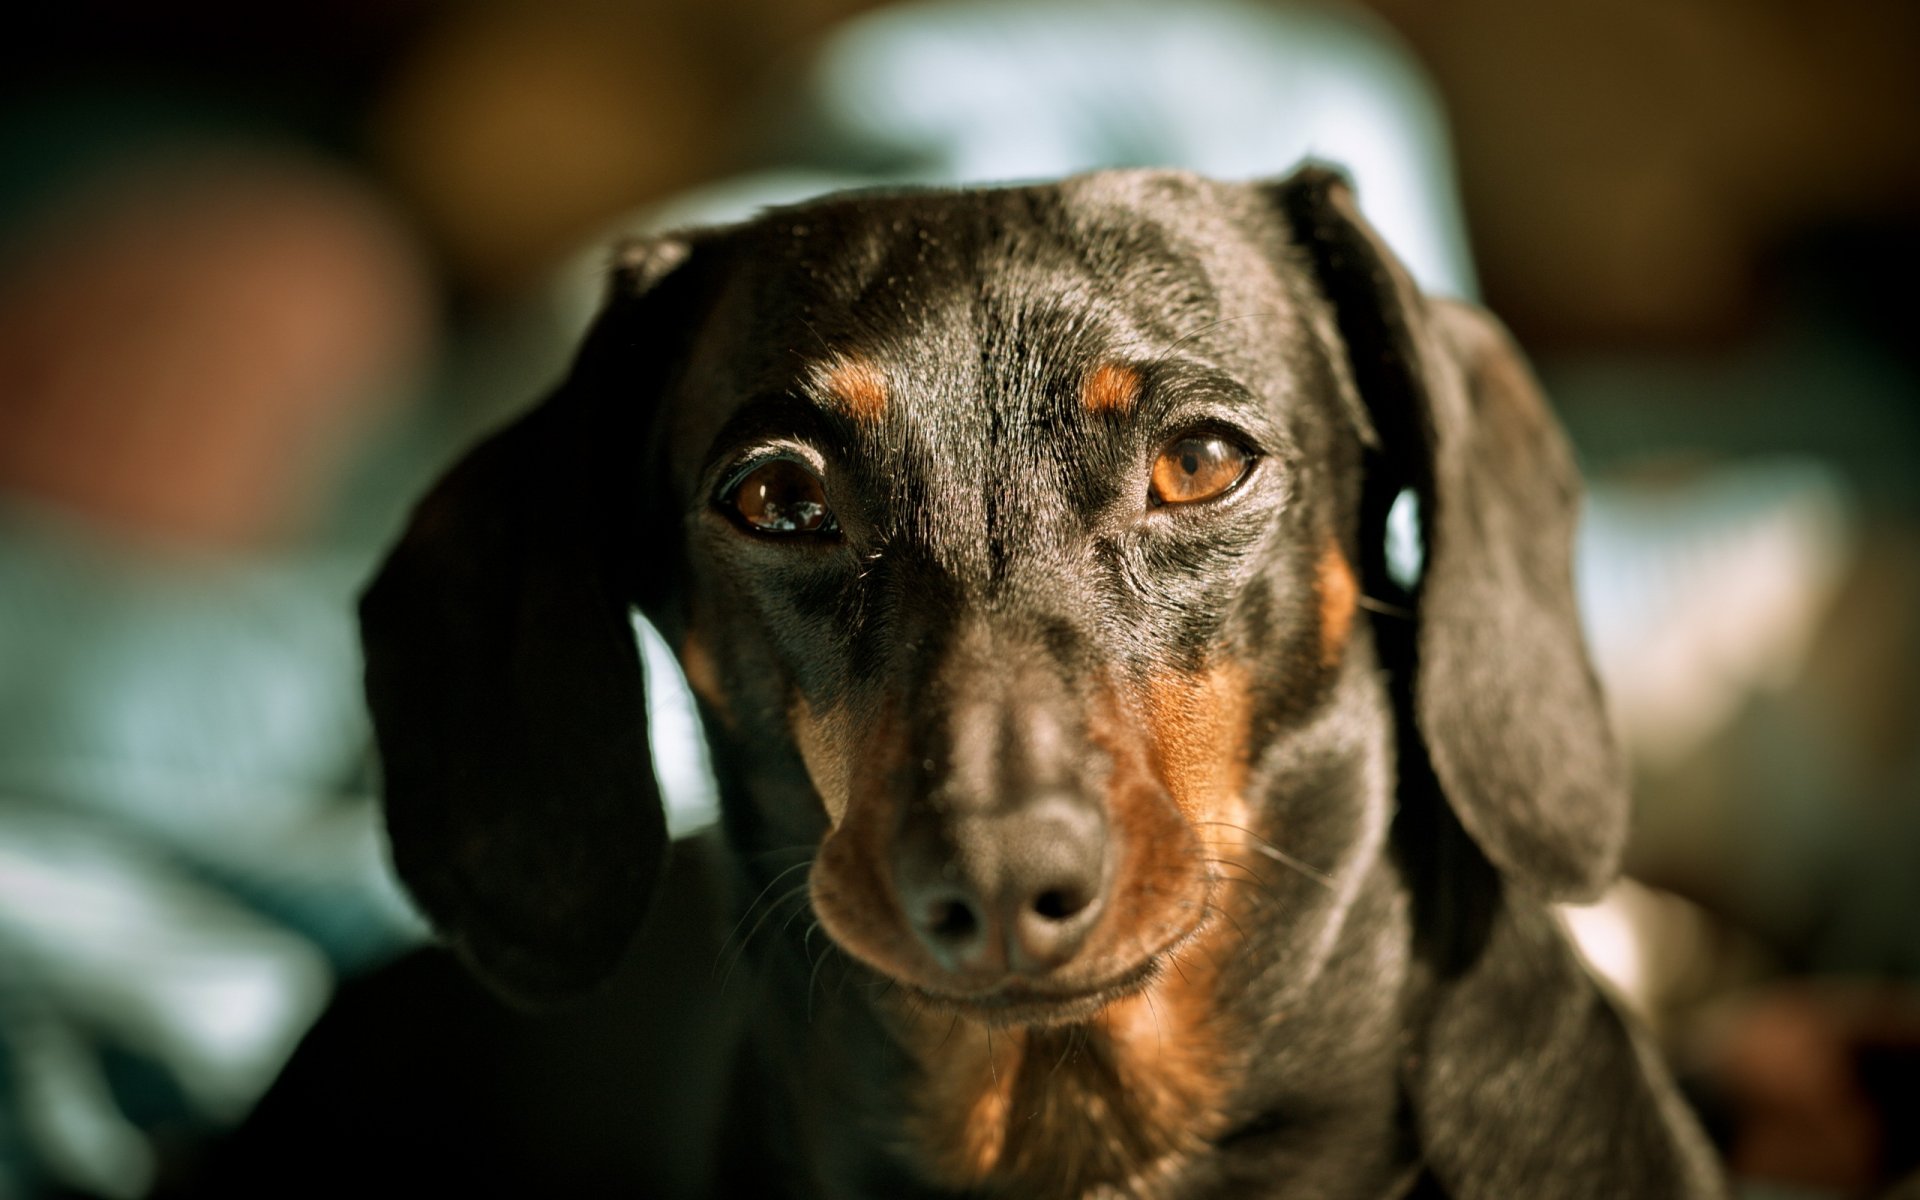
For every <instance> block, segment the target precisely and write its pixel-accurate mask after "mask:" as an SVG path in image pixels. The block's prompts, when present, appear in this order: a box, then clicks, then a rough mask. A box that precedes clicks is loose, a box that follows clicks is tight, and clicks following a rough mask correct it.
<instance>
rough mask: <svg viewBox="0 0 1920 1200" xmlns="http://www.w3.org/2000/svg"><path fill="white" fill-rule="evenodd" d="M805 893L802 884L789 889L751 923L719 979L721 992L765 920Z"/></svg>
mask: <svg viewBox="0 0 1920 1200" xmlns="http://www.w3.org/2000/svg"><path fill="white" fill-rule="evenodd" d="M806 893H807V885H806V884H804V883H803V884H801V885H800V886H798V887H796V888H791V889H789V890H787V891H786V892H784V893H782V894H781V896H780V898H779V899H777V900H775V901H774V902H773V903H771V904H769V905H767V906H766V907H765V909H764V910H763V911H762V912H761V914H760V919H759V920H757V921H755V922H754V923H753V928H752V929H749V930H747V936H746V937H743V938H741V939H740V944H739V945H738V946H737V947H735V949H734V952H733V960H732V961H731V962H729V963H728V964H727V971H726V974H725V975H723V976H721V978H720V990H721V991H723V992H724V991H726V990H727V981H728V980H729V979H732V978H733V972H734V968H736V967H738V966H739V965H740V960H741V959H743V958H745V957H746V956H747V947H748V945H750V944H751V943H752V942H753V938H754V935H755V934H757V933H759V932H760V930H761V929H762V928H763V927H764V926H765V925H766V923H767V919H768V918H769V917H771V916H773V914H774V913H776V912H778V911H780V906H781V905H782V904H785V903H786V902H787V901H789V900H793V899H796V898H798V897H801V896H804V895H806ZM788 920H792V918H791V917H789V918H788Z"/></svg>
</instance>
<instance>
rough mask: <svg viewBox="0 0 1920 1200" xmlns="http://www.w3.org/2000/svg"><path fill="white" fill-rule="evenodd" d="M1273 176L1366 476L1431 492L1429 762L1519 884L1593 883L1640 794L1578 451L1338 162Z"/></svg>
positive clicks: (1421, 624) (1594, 887)
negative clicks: (1617, 711) (1613, 713)
mask: <svg viewBox="0 0 1920 1200" xmlns="http://www.w3.org/2000/svg"><path fill="white" fill-rule="evenodd" d="M1270 186H1271V188H1272V194H1273V196H1274V198H1275V199H1276V200H1277V201H1278V202H1279V205H1280V207H1281V208H1282V210H1283V211H1284V212H1285V213H1286V214H1287V216H1288V218H1289V219H1290V221H1291V223H1292V225H1293V228H1294V230H1295V233H1296V235H1297V238H1298V242H1299V244H1300V246H1301V247H1302V249H1303V250H1304V251H1305V252H1306V254H1307V255H1308V256H1309V257H1310V260H1311V262H1312V266H1313V268H1314V274H1315V276H1316V278H1317V279H1318V281H1319V283H1320V286H1321V289H1322V290H1323V291H1324V293H1325V296H1326V298H1327V300H1328V301H1329V302H1330V303H1331V304H1332V307H1333V313H1334V319H1335V322H1336V324H1337V326H1338V330H1339V335H1340V339H1341V340H1342V341H1343V342H1344V343H1345V352H1346V355H1347V366H1348V368H1349V370H1350V371H1351V374H1352V380H1353V384H1354V386H1355V388H1356V389H1357V390H1358V392H1359V396H1360V402H1361V404H1362V405H1363V406H1364V410H1365V412H1366V415H1367V417H1368V418H1369V419H1370V420H1371V423H1372V426H1373V429H1372V430H1371V431H1370V436H1369V440H1373V439H1377V445H1376V446H1375V447H1374V453H1372V454H1370V455H1369V470H1370V472H1373V473H1374V474H1375V475H1377V476H1383V477H1382V478H1374V479H1370V480H1369V486H1370V487H1372V488H1374V489H1376V494H1378V489H1379V488H1380V487H1381V486H1382V485H1383V484H1384V485H1386V488H1387V490H1386V494H1387V495H1391V494H1392V492H1393V491H1394V490H1397V489H1398V488H1400V487H1412V488H1413V489H1414V490H1415V493H1416V495H1417V496H1418V498H1419V502H1420V515H1421V524H1422V530H1421V532H1422V536H1423V539H1424V542H1425V565H1424V569H1423V571H1422V574H1421V577H1420V582H1419V584H1418V588H1417V599H1416V604H1415V609H1416V615H1415V619H1416V620H1417V622H1418V630H1417V641H1416V653H1415V655H1414V658H1415V660H1416V661H1415V663H1414V664H1413V668H1412V669H1413V672H1414V678H1413V681H1412V682H1413V709H1414V714H1415V717H1416V721H1417V724H1418V726H1419V730H1420V734H1421V737H1422V740H1423V741H1424V742H1425V744H1426V747H1427V751H1428V755H1429V757H1430V758H1431V760H1432V763H1433V768H1434V774H1435V776H1436V777H1437V778H1438V780H1439V782H1440V785H1441V788H1442V789H1443V790H1444V792H1445V793H1446V796H1447V800H1448V802H1449V804H1450V805H1451V807H1452V808H1453V810H1454V811H1455V813H1456V814H1457V815H1458V816H1459V819H1460V822H1461V824H1462V825H1463V826H1465V828H1466V830H1467V832H1468V833H1469V834H1471V835H1472V837H1473V839H1474V841H1475V842H1476V843H1477V844H1478V845H1479V847H1480V849H1481V851H1482V852H1483V853H1485V854H1486V856H1487V858H1488V859H1489V860H1491V861H1492V863H1493V864H1494V866H1496V867H1497V868H1498V869H1499V870H1500V872H1501V874H1502V875H1503V876H1504V877H1505V878H1506V879H1507V880H1508V881H1509V882H1510V883H1512V884H1515V885H1516V886H1519V887H1521V888H1522V889H1524V890H1526V891H1528V892H1530V893H1532V894H1534V895H1536V896H1538V897H1541V898H1543V899H1550V900H1577V899H1590V898H1593V897H1595V896H1597V895H1598V894H1599V892H1600V891H1601V890H1602V889H1603V888H1604V887H1605V886H1606V884H1607V883H1608V882H1609V881H1610V880H1611V879H1612V878H1613V876H1614V874H1615V873H1616V872H1617V870H1618V865H1619V857H1620V852H1621V849H1622V847H1623V845H1624V843H1625V840H1626V831H1627V820H1628V810H1629V803H1628V789H1627V785H1626V780H1625V769H1624V766H1623V763H1622V761H1621V757H1620V755H1619V753H1618V751H1617V750H1616V748H1615V745H1614V741H1613V736H1612V733H1611V731H1610V729H1609V726H1608V724H1607V716H1606V712H1605V709H1604V706H1603V704H1602V701H1601V697H1600V690H1599V685H1598V683H1597V682H1596V680H1595V678H1594V673H1593V668H1592V665H1591V663H1590V662H1589V661H1588V658H1587V652H1586V647H1585V644H1584V642H1583V640H1582V636H1581V631H1580V621H1579V614H1578V612H1577V610H1576V608H1575V602H1574V592H1573V574H1572V554H1573V534H1574V524H1575V520H1576V517H1577V515H1578V509H1579V504H1580V483H1579V475H1578V472H1577V470H1576V469H1575V466H1574V462H1573V456H1572V452H1571V450H1570V448H1569V447H1568V445H1567V443H1566V439H1565V437H1564V436H1563V435H1562V433H1561V432H1560V429H1559V427H1558V425H1557V424H1556V423H1555V421H1554V418H1553V416H1552V414H1551V413H1550V412H1549V411H1548V409H1547V405H1546V401H1545V399H1544V397H1543V396H1542V395H1541V393H1540V389H1539V386H1538V385H1537V384H1536V383H1535V382H1534V379H1533V376H1532V373H1531V372H1530V371H1529V370H1528V368H1527V366H1526V363H1525V362H1524V361H1523V360H1522V358H1521V356H1520V354H1519V351H1518V350H1517V349H1515V347H1514V345H1513V343H1512V342H1511V341H1510V340H1509V338H1508V337H1507V335H1506V333H1505V331H1504V330H1503V329H1501V327H1500V326H1499V324H1498V323H1497V322H1496V321H1495V320H1494V319H1493V318H1492V317H1491V316H1489V315H1488V314H1486V313H1485V312H1483V311H1481V310H1480V309H1477V308H1474V307H1472V306H1470V305H1467V304H1463V303H1459V302H1456V301H1444V300H1434V299H1430V298H1428V297H1425V296H1423V295H1421V294H1420V291H1419V289H1418V288H1417V287H1416V286H1415V285H1414V283H1413V280H1412V278H1411V277H1410V276H1409V275H1408V274H1407V271H1406V269H1405V268H1404V267H1403V266H1402V265H1401V264H1400V263H1399V261H1398V260H1397V259H1396V258H1395V257H1394V256H1393V254H1392V253H1391V252H1390V251H1389V250H1388V249H1387V248H1386V246H1385V244H1384V243H1383V242H1382V241H1381V240H1380V238H1379V236H1378V235H1377V234H1376V233H1375V232H1374V231H1373V230H1372V229H1371V228H1370V227H1369V226H1368V225H1367V223H1366V222H1365V221H1364V220H1363V219H1362V218H1361V216H1360V214H1359V211H1358V208H1357V206H1356V205H1355V203H1354V199H1353V193H1352V191H1351V189H1350V188H1349V187H1348V185H1347V183H1346V181H1345V180H1344V179H1343V178H1342V177H1341V176H1339V175H1338V174H1336V173H1334V172H1332V171H1328V170H1325V169H1323V168H1318V167H1308V168H1305V169H1303V170H1301V171H1300V172H1298V173H1297V174H1295V175H1293V176H1292V177H1290V178H1288V179H1286V180H1284V181H1282V182H1280V183H1278V184H1274V185H1270ZM1338 349H1339V348H1337V347H1336V348H1335V350H1336V352H1338ZM1370 508H1371V510H1372V511H1373V512H1374V514H1375V516H1376V518H1378V517H1380V516H1383V515H1384V508H1383V506H1381V505H1378V504H1375V505H1372V506H1370ZM1363 536H1364V537H1366V538H1368V539H1372V540H1375V541H1377V540H1379V539H1381V538H1383V537H1384V530H1383V529H1381V528H1378V527H1376V528H1371V529H1367V530H1363Z"/></svg>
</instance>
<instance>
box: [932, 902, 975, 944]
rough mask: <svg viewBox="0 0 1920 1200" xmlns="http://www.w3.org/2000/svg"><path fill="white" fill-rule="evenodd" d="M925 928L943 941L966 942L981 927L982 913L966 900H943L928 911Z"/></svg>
mask: <svg viewBox="0 0 1920 1200" xmlns="http://www.w3.org/2000/svg"><path fill="white" fill-rule="evenodd" d="M922 928H924V929H925V930H926V931H927V933H928V935H929V936H931V937H935V938H938V939H939V940H940V941H943V942H964V941H966V940H967V939H968V938H971V937H972V936H973V935H974V932H975V931H976V930H978V929H979V928H980V914H978V913H976V912H974V911H973V906H972V905H970V904H968V903H967V902H966V901H965V900H943V901H940V902H939V903H937V904H934V905H933V906H932V907H931V908H930V909H928V911H927V919H926V921H925V922H924V924H923V926H922Z"/></svg>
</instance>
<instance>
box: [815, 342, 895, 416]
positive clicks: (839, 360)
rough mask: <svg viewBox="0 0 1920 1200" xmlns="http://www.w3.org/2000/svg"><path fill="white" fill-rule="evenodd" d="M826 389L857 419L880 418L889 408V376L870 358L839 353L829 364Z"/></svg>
mask: <svg viewBox="0 0 1920 1200" xmlns="http://www.w3.org/2000/svg"><path fill="white" fill-rule="evenodd" d="M823 382H824V383H825V385H826V390H827V392H828V394H829V395H831V396H832V397H833V398H834V399H835V400H837V401H839V403H840V407H841V408H843V409H844V410H846V413H847V415H848V416H850V417H852V418H853V419H854V420H856V421H878V420H879V419H880V418H881V417H882V416H884V415H886V411H887V377H886V375H885V374H883V373H882V372H881V370H880V368H879V367H877V366H875V365H874V364H873V363H872V362H871V361H870V360H868V359H865V358H861V357H858V356H857V355H840V356H837V357H836V358H835V359H834V361H833V362H832V363H831V364H830V365H829V366H828V367H827V369H826V373H825V378H824V380H823Z"/></svg>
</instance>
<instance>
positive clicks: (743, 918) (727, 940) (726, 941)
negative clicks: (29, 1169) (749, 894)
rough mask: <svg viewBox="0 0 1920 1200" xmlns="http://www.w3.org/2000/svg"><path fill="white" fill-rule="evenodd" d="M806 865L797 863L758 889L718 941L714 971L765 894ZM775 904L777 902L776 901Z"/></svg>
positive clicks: (764, 897) (765, 896)
mask: <svg viewBox="0 0 1920 1200" xmlns="http://www.w3.org/2000/svg"><path fill="white" fill-rule="evenodd" d="M806 865H807V864H806V863H803V862H797V863H795V864H793V865H792V866H790V867H788V868H787V869H786V870H784V871H782V872H780V873H779V874H778V875H775V876H774V877H773V878H772V879H769V880H767V886H765V887H763V888H761V889H760V894H759V895H758V896H755V897H754V898H753V902H752V903H751V904H749V905H747V908H746V911H745V912H742V913H741V914H740V919H739V920H738V921H735V922H734V923H733V928H732V929H729V930H728V931H727V936H726V937H724V938H721V939H720V952H719V953H718V954H716V955H714V956H713V969H714V970H715V971H718V970H719V969H720V960H721V959H722V958H724V957H725V956H726V953H727V947H728V946H729V945H730V944H731V943H732V942H733V938H734V935H735V934H737V933H739V932H740V927H741V926H742V925H745V924H746V923H747V919H748V918H749V917H751V916H753V910H754V909H756V908H758V907H759V906H760V902H761V901H762V900H765V899H766V898H767V893H768V892H771V891H772V890H773V888H774V885H775V884H777V883H779V882H780V881H781V880H782V879H785V878H786V877H787V876H789V875H791V874H793V873H794V872H795V871H798V870H800V869H801V868H803V867H805V866H806ZM776 903H778V902H777V901H776ZM747 936H748V937H749V938H751V937H752V936H753V935H752V934H748V935H747Z"/></svg>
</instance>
